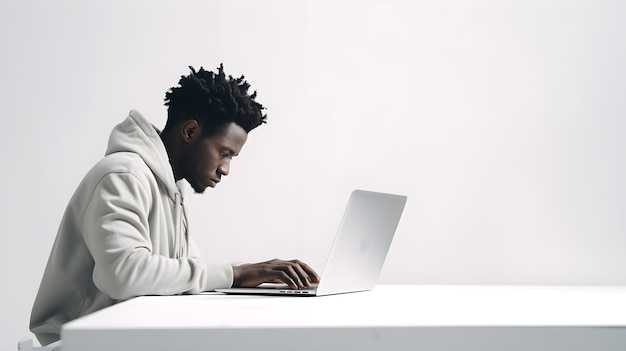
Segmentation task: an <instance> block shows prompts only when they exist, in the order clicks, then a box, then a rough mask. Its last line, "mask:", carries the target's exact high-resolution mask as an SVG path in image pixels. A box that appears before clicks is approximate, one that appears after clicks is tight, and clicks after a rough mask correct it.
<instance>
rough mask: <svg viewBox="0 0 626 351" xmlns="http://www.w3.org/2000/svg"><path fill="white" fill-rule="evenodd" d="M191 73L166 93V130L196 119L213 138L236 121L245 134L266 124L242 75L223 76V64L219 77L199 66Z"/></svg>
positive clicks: (260, 107) (190, 67) (261, 106)
mask: <svg viewBox="0 0 626 351" xmlns="http://www.w3.org/2000/svg"><path fill="white" fill-rule="evenodd" d="M189 69H191V74H189V75H188V76H181V78H180V80H179V81H178V84H179V86H178V87H172V88H170V89H169V91H168V92H167V93H165V106H167V107H168V109H167V111H168V116H167V123H166V125H165V129H169V127H171V126H174V125H175V124H176V123H178V122H180V121H182V120H185V119H189V118H193V119H195V120H197V121H198V123H200V124H201V125H202V126H203V130H204V133H205V134H207V135H211V134H213V133H215V132H217V131H218V130H220V128H223V127H224V126H225V125H226V124H228V123H230V122H234V123H236V124H237V125H239V126H240V127H241V128H243V129H244V130H245V131H246V133H249V132H250V131H251V130H252V129H254V128H256V127H258V126H260V125H261V124H263V123H266V119H267V115H266V114H263V110H264V109H265V107H263V105H261V104H260V103H258V102H256V101H255V99H256V91H255V92H253V93H252V94H251V95H249V94H248V89H249V88H250V84H248V82H246V81H245V80H244V76H243V75H242V76H241V77H239V78H233V76H231V75H229V76H228V78H226V75H225V74H224V65H223V64H220V66H219V67H218V72H217V74H215V73H213V72H211V71H206V70H205V69H204V68H202V67H200V70H199V71H196V70H195V69H194V68H193V67H192V66H189Z"/></svg>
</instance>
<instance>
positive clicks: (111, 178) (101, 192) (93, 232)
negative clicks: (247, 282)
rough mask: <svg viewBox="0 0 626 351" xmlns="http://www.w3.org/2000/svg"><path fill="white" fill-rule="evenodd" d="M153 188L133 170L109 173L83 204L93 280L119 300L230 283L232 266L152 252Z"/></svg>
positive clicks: (189, 291) (185, 291)
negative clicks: (210, 263)
mask: <svg viewBox="0 0 626 351" xmlns="http://www.w3.org/2000/svg"><path fill="white" fill-rule="evenodd" d="M152 201H153V199H152V198H151V193H150V191H149V189H147V188H146V186H145V185H144V184H143V183H142V182H141V181H140V180H139V179H138V178H137V177H136V176H135V175H133V174H132V173H127V172H119V173H109V174H107V175H105V176H104V177H103V178H102V179H101V180H100V181H99V182H98V184H97V185H96V187H95V189H94V192H93V194H92V196H91V199H90V200H89V202H88V205H87V207H86V208H85V217H84V223H83V225H84V231H83V232H84V237H85V243H86V244H87V247H88V249H89V251H90V253H91V255H92V256H93V259H94V270H93V281H94V283H95V285H96V286H97V287H98V289H100V290H101V291H102V292H104V293H105V294H107V295H109V296H110V297H112V298H114V299H118V300H124V299H128V298H131V297H134V296H140V295H175V294H181V293H198V292H202V291H206V290H212V289H215V288H217V287H220V286H230V284H232V268H231V267H230V265H228V264H226V265H223V267H222V266H220V265H211V266H210V267H209V266H207V265H206V264H205V263H203V262H202V261H200V260H199V259H198V258H196V257H182V258H170V257H166V256H161V255H158V254H155V253H153V252H152V247H153V246H152V242H151V236H150V232H149V230H150V225H149V218H148V216H149V212H150V209H151V208H152V207H151V206H152Z"/></svg>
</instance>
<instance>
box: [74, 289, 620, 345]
mask: <svg viewBox="0 0 626 351" xmlns="http://www.w3.org/2000/svg"><path fill="white" fill-rule="evenodd" d="M62 342H63V351H84V350H92V351H100V350H103V351H104V350H116V351H125V350H153V351H154V350H156V351H158V350H168V351H169V350H205V349H217V350H249V349H251V348H256V349H259V350H264V349H267V350H269V349H275V348H276V347H280V348H289V349H291V348H295V349H298V350H301V351H307V350H320V348H321V349H323V350H418V349H419V350H481V351H488V350H514V351H515V350H520V351H521V350H524V351H527V350H550V351H554V350H620V351H623V350H626V287H619V286H614V287H591V286H585V287H582V286H578V287H573V286H572V287H566V286H419V285H395V286H378V287H376V288H375V289H374V290H373V291H368V292H360V293H352V294H343V295H333V296H324V297H308V298H301V297H289V296H274V297H269V296H226V295H221V294H215V293H213V294H201V295H187V296H145V297H138V298H134V299H131V300H129V301H126V302H122V303H120V304H117V305H114V306H111V307H109V308H106V309H104V310H102V311H98V312H96V313H93V314H91V315H88V316H86V317H83V318H80V319H78V320H75V321H73V322H70V323H68V324H66V325H65V326H64V327H63V331H62Z"/></svg>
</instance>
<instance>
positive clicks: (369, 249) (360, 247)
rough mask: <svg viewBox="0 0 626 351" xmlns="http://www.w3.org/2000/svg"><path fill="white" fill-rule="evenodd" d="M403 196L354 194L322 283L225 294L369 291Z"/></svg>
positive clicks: (234, 290)
mask: <svg viewBox="0 0 626 351" xmlns="http://www.w3.org/2000/svg"><path fill="white" fill-rule="evenodd" d="M406 200H407V197H406V196H404V195H395V194H385V193H379V192H372V191H365V190H354V191H353V192H352V194H351V195H350V199H349V200H348V205H347V206H346V210H345V212H344V214H343V218H342V220H341V223H340V225H339V230H338V231H337V234H336V236H335V241H334V243H333V246H332V249H331V251H330V254H329V255H328V259H327V261H326V265H325V267H324V271H323V273H322V275H321V277H320V278H321V280H320V282H319V283H318V284H316V285H314V286H313V287H311V288H303V289H297V290H294V289H291V288H290V287H288V286H287V285H286V284H261V285H259V286H258V287H254V288H227V289H216V290H215V291H218V292H223V293H227V294H261V295H287V296H322V295H332V294H342V293H350V292H357V291H366V290H371V289H373V288H374V286H375V285H376V282H377V281H378V277H379V275H380V271H381V270H382V268H383V264H384V263H385V258H386V257H387V252H388V251H389V247H390V246H391V241H392V239H393V236H394V234H395V232H396V228H397V227H398V223H399V222H400V217H401V216H402V212H403V211H404V206H405V204H406Z"/></svg>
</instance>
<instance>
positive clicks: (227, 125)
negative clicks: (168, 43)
mask: <svg viewBox="0 0 626 351" xmlns="http://www.w3.org/2000/svg"><path fill="white" fill-rule="evenodd" d="M190 68H191V67H190ZM249 87H250V86H249V84H248V83H247V82H246V81H245V80H244V77H243V76H242V77H240V78H233V77H232V76H228V77H226V75H225V74H224V69H223V66H222V65H220V67H219V69H218V73H213V72H210V71H205V70H204V69H202V68H200V70H199V71H197V72H196V71H195V70H194V69H193V68H191V74H189V75H188V76H183V77H181V79H180V81H179V86H178V87H173V88H171V89H170V90H169V91H168V92H167V93H166V95H165V104H166V105H167V106H168V117H167V123H166V125H165V128H164V129H163V131H162V132H160V133H159V131H158V130H157V129H156V128H154V127H153V126H152V125H151V124H150V123H149V122H147V121H146V120H145V119H144V118H143V117H142V116H141V115H140V114H139V113H138V112H136V111H131V112H130V115H129V116H128V118H127V119H126V120H124V121H123V122H122V123H121V124H119V125H118V126H116V127H115V129H113V131H112V133H111V136H110V137H109V145H108V148H107V151H106V156H105V157H104V158H103V159H102V160H101V161H100V162H99V163H97V164H96V165H95V166H94V167H93V168H92V169H91V170H90V171H89V172H88V173H87V175H86V176H85V178H84V179H83V181H82V182H81V183H80V185H79V186H78V189H77V190H76V192H75V193H74V195H73V196H72V198H71V200H70V202H69V204H68V206H67V209H66V211H65V214H64V216H63V219H62V221H61V225H60V228H59V231H58V233H57V237H56V240H55V243H54V246H53V248H52V252H51V254H50V258H49V260H48V264H47V266H46V270H45V272H44V276H43V279H42V282H41V286H40V288H39V292H38V294H37V298H36V300H35V303H34V306H33V311H32V314H31V322H30V328H31V331H32V332H33V333H35V335H36V336H37V338H38V339H39V341H40V342H41V344H42V345H47V344H49V343H52V342H54V341H56V340H59V337H60V336H59V334H60V329H61V326H62V324H64V323H66V322H68V321H70V320H73V319H75V318H78V317H80V316H84V315H86V314H89V313H91V312H94V311H97V310H99V309H102V308H104V307H107V306H110V305H112V304H114V303H116V302H119V301H122V300H126V299H129V298H132V297H134V296H140V295H174V294H194V293H200V292H203V291H209V290H213V289H216V288H221V287H229V286H241V287H251V286H256V285H258V284H261V283H263V282H284V283H287V284H288V285H290V286H292V287H293V288H302V287H308V286H310V285H311V283H316V282H318V281H319V277H318V275H317V274H316V273H315V272H314V271H313V270H312V269H311V268H310V267H309V266H307V265H306V264H304V263H302V262H300V261H298V260H293V261H282V260H271V261H267V262H262V263H256V264H247V265H240V266H232V265H230V264H212V265H209V264H206V263H204V262H202V261H201V260H200V259H199V258H198V254H197V249H196V248H195V246H194V244H193V242H192V240H191V237H190V236H189V233H188V230H187V211H186V204H185V201H184V194H183V191H182V185H183V184H182V183H181V182H182V180H183V179H184V180H186V181H187V182H188V183H189V184H190V185H191V187H192V188H193V189H194V190H195V191H196V192H197V193H202V192H204V190H205V188H206V187H215V186H216V185H217V184H218V183H219V182H220V181H221V179H222V176H226V175H228V173H229V166H230V161H231V159H232V158H233V157H235V156H237V155H238V154H239V152H240V151H241V149H242V147H243V145H244V144H245V142H246V139H247V137H248V133H249V132H250V131H251V130H252V129H254V128H256V127H258V126H259V125H261V124H263V123H265V121H266V118H267V116H266V115H264V114H263V110H264V107H263V106H262V105H261V104H259V103H258V102H256V101H255V99H256V92H254V93H253V94H251V95H249V94H248V89H249Z"/></svg>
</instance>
